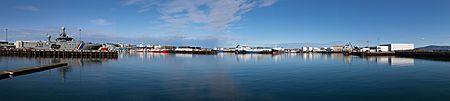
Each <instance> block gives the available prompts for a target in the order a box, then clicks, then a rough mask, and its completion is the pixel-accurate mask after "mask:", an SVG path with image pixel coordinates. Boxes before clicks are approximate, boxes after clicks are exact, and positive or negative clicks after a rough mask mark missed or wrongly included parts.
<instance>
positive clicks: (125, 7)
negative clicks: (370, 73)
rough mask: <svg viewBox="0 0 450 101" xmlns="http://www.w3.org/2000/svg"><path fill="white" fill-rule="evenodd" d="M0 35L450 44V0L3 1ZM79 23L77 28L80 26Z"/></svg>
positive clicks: (198, 42) (211, 43)
mask: <svg viewBox="0 0 450 101" xmlns="http://www.w3.org/2000/svg"><path fill="white" fill-rule="evenodd" d="M0 2H1V3H0V13H1V15H0V28H1V29H2V31H1V34H0V40H5V31H4V29H6V28H7V29H8V33H9V37H8V38H9V39H8V40H9V41H16V40H45V39H46V36H47V35H52V36H54V37H56V36H57V35H58V32H59V29H60V27H62V26H64V27H66V30H67V32H68V33H69V35H70V36H72V37H74V38H75V39H77V40H79V38H80V33H81V40H83V41H89V42H111V43H132V44H139V43H145V44H161V45H190V46H202V47H216V46H221V47H222V46H224V47H230V46H235V45H237V44H247V45H259V46H278V45H280V46H283V45H285V46H286V47H288V46H299V47H300V46H331V45H336V44H345V43H347V42H351V43H352V44H353V45H356V46H367V45H377V44H385V43H414V44H415V45H416V47H419V46H425V45H450V41H449V40H450V0H2V1H0ZM80 29H81V32H80V31H79V30H80Z"/></svg>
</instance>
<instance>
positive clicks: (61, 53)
mask: <svg viewBox="0 0 450 101" xmlns="http://www.w3.org/2000/svg"><path fill="white" fill-rule="evenodd" d="M0 55H1V56H28V57H53V58H117V57H118V52H117V51H100V50H37V49H0Z"/></svg>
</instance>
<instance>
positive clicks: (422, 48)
mask: <svg viewBox="0 0 450 101" xmlns="http://www.w3.org/2000/svg"><path fill="white" fill-rule="evenodd" d="M417 49H418V50H450V46H435V45H430V46H425V47H420V48H417Z"/></svg>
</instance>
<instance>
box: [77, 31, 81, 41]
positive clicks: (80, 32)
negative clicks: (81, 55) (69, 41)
mask: <svg viewBox="0 0 450 101" xmlns="http://www.w3.org/2000/svg"><path fill="white" fill-rule="evenodd" d="M79 31H80V32H79V33H78V34H79V37H80V41H81V29H80V30H79Z"/></svg>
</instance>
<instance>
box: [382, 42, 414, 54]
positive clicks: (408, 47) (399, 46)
mask: <svg viewBox="0 0 450 101" xmlns="http://www.w3.org/2000/svg"><path fill="white" fill-rule="evenodd" d="M380 46H388V51H391V52H393V51H399V50H413V49H414V44H405V43H391V44H383V45H380Z"/></svg>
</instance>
